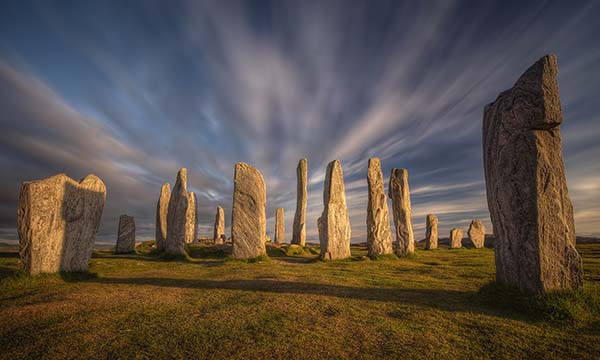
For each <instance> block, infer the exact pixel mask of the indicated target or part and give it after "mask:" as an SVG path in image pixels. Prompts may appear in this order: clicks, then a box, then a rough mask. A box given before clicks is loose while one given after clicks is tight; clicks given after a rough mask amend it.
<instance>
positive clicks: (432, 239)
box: [425, 214, 438, 250]
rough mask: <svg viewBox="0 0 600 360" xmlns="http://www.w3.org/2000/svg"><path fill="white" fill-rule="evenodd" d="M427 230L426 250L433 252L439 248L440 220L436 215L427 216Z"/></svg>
mask: <svg viewBox="0 0 600 360" xmlns="http://www.w3.org/2000/svg"><path fill="white" fill-rule="evenodd" d="M426 226H427V227H426V230H425V249H426V250H432V249H437V247H438V218H437V216H435V215H434V214H429V215H427V225H426Z"/></svg>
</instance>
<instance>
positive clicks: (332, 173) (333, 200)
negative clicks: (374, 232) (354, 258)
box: [317, 160, 352, 260]
mask: <svg viewBox="0 0 600 360" xmlns="http://www.w3.org/2000/svg"><path fill="white" fill-rule="evenodd" d="M317 225H318V228H319V242H320V243H321V255H320V257H321V259H324V260H335V259H345V258H348V257H350V236H351V234H352V232H351V230H350V218H349V217H348V209H347V208H346V191H345V189H344V174H343V173H342V165H341V164H340V162H339V160H334V161H332V162H330V163H329V165H327V173H326V175H325V186H324V189H323V213H322V214H321V217H320V218H319V219H318V220H317Z"/></svg>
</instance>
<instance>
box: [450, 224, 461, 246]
mask: <svg viewBox="0 0 600 360" xmlns="http://www.w3.org/2000/svg"><path fill="white" fill-rule="evenodd" d="M462 238H463V231H462V229H459V228H453V229H452V230H450V249H458V248H461V247H462Z"/></svg>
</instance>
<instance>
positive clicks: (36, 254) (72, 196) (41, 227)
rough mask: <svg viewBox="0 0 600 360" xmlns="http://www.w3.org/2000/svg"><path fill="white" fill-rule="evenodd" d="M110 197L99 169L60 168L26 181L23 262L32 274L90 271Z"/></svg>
mask: <svg viewBox="0 0 600 360" xmlns="http://www.w3.org/2000/svg"><path fill="white" fill-rule="evenodd" d="M105 200H106V186H105V185H104V183H103V182H102V180H100V178H98V177H97V176H96V175H88V176H86V177H85V178H83V179H82V180H81V181H79V182H77V181H75V180H73V179H71V178H70V177H68V176H67V175H65V174H58V175H54V176H51V177H49V178H46V179H43V180H37V181H27V182H24V183H23V184H22V185H21V192H20V194H19V208H18V211H17V214H18V215H17V227H18V233H19V246H20V250H19V254H20V256H21V266H22V267H23V269H24V270H25V271H27V272H28V273H31V274H38V273H52V272H59V271H66V272H70V271H87V270H88V266H89V260H90V257H91V256H92V250H93V246H94V241H95V239H96V232H97V231H98V227H99V226H100V218H101V217H102V210H103V209H104V201H105Z"/></svg>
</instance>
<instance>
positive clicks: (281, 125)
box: [0, 0, 600, 242]
mask: <svg viewBox="0 0 600 360" xmlns="http://www.w3.org/2000/svg"><path fill="white" fill-rule="evenodd" d="M598 18H600V2H598V1H587V2H586V1H573V2H567V1H535V2H522V1H519V2H507V1H498V2H492V1H438V2H428V1H423V2H414V1H407V2H402V1H389V2H388V1H369V2H362V1H256V2H254V1H252V2H250V1H248V2H236V1H147V0H144V1H141V0H140V1H21V0H19V1H16V0H6V1H2V2H0V110H1V111H0V125H1V130H2V131H1V133H0V166H1V167H2V169H3V170H2V172H1V173H0V178H1V179H0V180H1V181H0V238H2V239H16V230H15V226H16V212H17V210H16V209H17V206H16V204H17V198H18V192H19V187H20V184H21V182H23V181H26V180H33V179H40V178H44V177H47V176H50V175H52V174H55V173H58V172H65V173H66V174H68V175H69V176H71V177H73V178H76V179H78V178H81V177H83V176H85V175H86V174H88V173H94V174H96V175H98V176H100V177H101V178H102V179H103V180H104V181H105V183H106V185H107V188H108V195H107V202H106V206H105V211H104V215H103V219H102V225H101V229H100V233H99V236H98V241H102V242H114V241H115V237H116V230H117V229H116V227H117V221H118V216H119V215H120V214H123V213H127V214H129V215H133V216H135V218H136V222H137V229H138V238H139V239H144V238H151V237H153V235H154V219H155V213H154V212H155V206H156V201H157V199H158V193H159V191H160V186H161V184H162V183H163V182H166V181H168V182H170V183H171V185H173V183H174V181H175V176H176V173H177V171H178V169H179V168H181V167H187V168H188V179H189V180H188V181H189V184H188V186H189V187H190V188H191V189H192V190H194V191H195V192H196V193H197V198H198V205H199V232H200V235H201V236H209V235H210V234H211V228H212V222H213V220H214V214H215V211H216V206H217V205H221V206H223V207H224V208H225V212H226V214H227V218H226V223H227V226H228V228H229V220H230V211H231V201H232V190H233V183H232V177H233V170H234V164H235V163H236V162H238V161H245V162H248V163H250V164H252V165H254V166H256V167H257V168H258V169H260V170H261V172H262V174H263V176H264V178H265V181H266V184H267V217H268V218H269V221H268V232H269V233H270V234H271V235H272V233H273V230H274V229H273V228H274V217H275V209H276V208H277V207H283V208H285V225H286V237H287V240H288V241H289V239H291V229H292V221H293V212H294V209H295V200H296V198H295V196H296V195H295V191H296V179H295V176H296V172H295V169H296V165H297V162H298V160H299V159H300V158H303V157H307V158H308V169H309V196H308V213H307V236H308V240H309V241H317V240H318V237H317V227H316V219H317V218H318V216H319V214H320V213H321V211H322V207H323V205H322V191H323V179H324V173H325V167H326V165H327V163H328V162H329V161H331V160H333V159H340V160H341V162H342V166H343V170H344V175H345V181H346V196H347V200H348V206H349V212H350V219H351V225H352V232H353V237H352V241H353V242H360V241H365V234H366V233H365V228H366V204H367V183H366V171H367V161H368V158H369V157H372V156H377V157H380V158H381V161H382V165H383V171H384V178H385V179H386V182H387V178H388V177H389V174H390V171H391V169H392V168H393V167H404V168H408V169H409V175H410V179H409V182H410V187H411V190H412V194H411V200H412V207H413V223H414V228H415V238H417V239H421V238H423V236H424V222H425V216H426V214H428V213H435V214H437V215H438V217H439V219H440V232H441V236H447V235H446V234H447V233H448V232H449V230H450V228H452V227H462V228H463V229H465V230H466V228H467V227H468V223H469V222H470V221H471V219H476V218H479V219H482V220H483V221H484V223H485V225H486V227H487V228H488V232H489V231H490V230H491V224H490V221H489V214H488V211H487V203H486V198H485V184H484V178H483V167H482V150H481V126H482V116H483V108H484V106H485V104H487V103H489V102H492V101H493V100H494V99H495V98H496V96H497V95H498V94H499V93H500V92H501V91H503V90H505V89H507V88H510V87H511V86H512V85H513V83H514V82H515V81H516V80H517V78H518V77H519V76H520V74H521V73H522V72H523V71H525V69H527V67H529V66H530V65H531V64H533V63H534V62H535V61H536V60H537V59H538V58H540V57H542V56H543V55H545V54H547V53H551V52H552V53H556V54H557V56H558V61H559V68H560V73H559V86H560V92H561V101H562V106H563V112H564V122H563V125H562V136H563V151H564V159H565V164H566V168H567V179H568V187H569V193H570V195H571V199H572V201H573V204H574V208H575V223H576V230H577V233H578V234H582V235H584V234H585V235H590V234H591V235H600V221H599V220H600V162H599V161H598V158H600V142H599V141H598V139H599V138H600V122H599V115H600V101H599V100H598V98H599V95H600V92H599V89H600V42H599V41H598V35H600V21H598Z"/></svg>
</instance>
